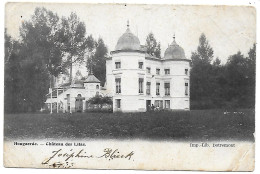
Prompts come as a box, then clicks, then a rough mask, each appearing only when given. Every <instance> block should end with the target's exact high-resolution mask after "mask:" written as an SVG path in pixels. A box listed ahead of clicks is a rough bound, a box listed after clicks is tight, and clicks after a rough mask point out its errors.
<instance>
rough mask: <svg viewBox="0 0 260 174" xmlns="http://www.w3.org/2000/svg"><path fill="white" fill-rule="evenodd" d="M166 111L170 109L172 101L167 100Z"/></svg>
mask: <svg viewBox="0 0 260 174" xmlns="http://www.w3.org/2000/svg"><path fill="white" fill-rule="evenodd" d="M165 109H170V100H165Z"/></svg>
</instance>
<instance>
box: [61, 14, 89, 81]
mask: <svg viewBox="0 0 260 174" xmlns="http://www.w3.org/2000/svg"><path fill="white" fill-rule="evenodd" d="M61 25H62V27H61V30H60V32H59V38H60V42H61V46H62V51H63V54H64V57H65V60H64V63H63V67H65V68H66V67H69V69H70V82H71V81H72V68H73V64H74V63H80V62H83V61H84V55H85V51H86V47H87V43H86V37H85V35H86V27H85V24H84V22H81V21H80V19H79V17H78V16H77V15H76V13H71V14H70V16H69V17H68V18H65V17H63V18H62V24H61Z"/></svg>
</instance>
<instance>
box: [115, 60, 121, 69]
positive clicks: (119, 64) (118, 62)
mask: <svg viewBox="0 0 260 174" xmlns="http://www.w3.org/2000/svg"><path fill="white" fill-rule="evenodd" d="M115 67H116V69H120V68H121V62H120V61H117V62H115Z"/></svg>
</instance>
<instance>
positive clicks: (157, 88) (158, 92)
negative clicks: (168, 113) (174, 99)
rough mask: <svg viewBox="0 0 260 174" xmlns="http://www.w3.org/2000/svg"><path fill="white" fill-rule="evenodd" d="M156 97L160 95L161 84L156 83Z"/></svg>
mask: <svg viewBox="0 0 260 174" xmlns="http://www.w3.org/2000/svg"><path fill="white" fill-rule="evenodd" d="M156 95H160V83H156Z"/></svg>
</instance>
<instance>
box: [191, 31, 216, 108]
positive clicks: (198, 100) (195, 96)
mask: <svg viewBox="0 0 260 174" xmlns="http://www.w3.org/2000/svg"><path fill="white" fill-rule="evenodd" d="M213 53H214V51H213V49H212V48H211V46H210V45H209V43H208V41H207V39H206V36H205V35H204V34H201V36H200V38H199V46H198V47H197V50H196V51H195V52H192V55H191V60H192V69H191V77H190V83H191V86H190V90H191V101H192V107H196V106H194V105H199V106H200V107H201V109H202V108H207V107H210V105H213V104H212V100H211V95H212V93H213V89H214V83H213V82H212V81H213V79H214V78H213V76H212V72H213V70H212V69H213V67H212V65H211V64H210V63H211V61H212V59H213V56H214V54H213ZM193 104H194V105H193Z"/></svg>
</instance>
